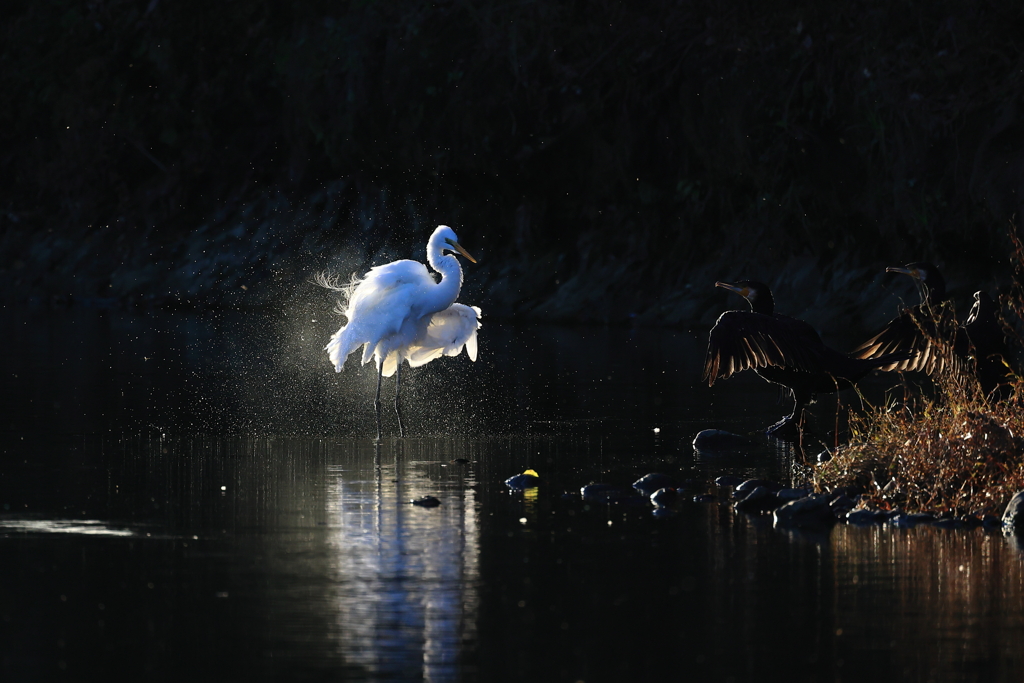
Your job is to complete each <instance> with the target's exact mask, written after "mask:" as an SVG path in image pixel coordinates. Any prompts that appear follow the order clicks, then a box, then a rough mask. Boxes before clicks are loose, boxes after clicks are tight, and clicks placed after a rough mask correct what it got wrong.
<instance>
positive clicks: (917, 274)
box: [885, 266, 924, 280]
mask: <svg viewBox="0 0 1024 683" xmlns="http://www.w3.org/2000/svg"><path fill="white" fill-rule="evenodd" d="M885 272H887V273H903V274H904V275H909V276H910V277H912V278H914V279H915V280H923V279H924V278H923V277H922V273H921V271H920V270H918V269H917V268H900V267H898V266H889V267H888V268H886V269H885Z"/></svg>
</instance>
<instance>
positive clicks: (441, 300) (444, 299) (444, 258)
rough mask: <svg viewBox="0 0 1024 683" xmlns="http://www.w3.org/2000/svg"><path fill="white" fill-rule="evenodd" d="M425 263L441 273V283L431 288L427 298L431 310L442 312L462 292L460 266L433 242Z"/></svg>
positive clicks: (457, 261)
mask: <svg viewBox="0 0 1024 683" xmlns="http://www.w3.org/2000/svg"><path fill="white" fill-rule="evenodd" d="M427 262H428V263H429V264H430V267H431V268H433V269H434V270H436V271H437V272H439V273H441V281H440V282H438V283H437V286H436V287H432V288H431V290H432V291H431V292H430V294H429V296H430V301H431V308H432V309H433V310H435V311H442V310H444V309H446V308H448V307H449V306H451V305H452V304H453V303H455V300H456V299H458V298H459V292H460V291H461V290H462V266H460V265H459V260H458V259H457V258H455V257H454V256H452V255H451V254H443V253H442V252H441V247H440V246H439V245H435V244H434V243H433V240H431V243H430V244H429V245H428V248H427Z"/></svg>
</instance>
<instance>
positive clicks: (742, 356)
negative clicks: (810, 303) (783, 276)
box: [702, 280, 913, 437]
mask: <svg viewBox="0 0 1024 683" xmlns="http://www.w3.org/2000/svg"><path fill="white" fill-rule="evenodd" d="M715 286H716V287H722V288H723V289H727V290H729V291H730V292H735V293H737V294H739V295H740V296H742V297H743V298H744V299H746V300H747V303H749V304H750V308H751V310H750V311H726V312H725V313H723V314H722V315H721V316H720V317H719V318H718V322H716V323H715V326H714V327H713V328H712V329H711V334H710V335H709V337H708V353H707V357H706V358H705V360H704V375H703V378H702V379H705V380H707V382H708V386H711V385H712V384H714V383H715V380H717V379H727V378H729V377H731V376H732V375H733V374H735V373H737V372H742V371H743V370H754V371H755V372H756V373H757V374H758V375H760V376H761V377H763V378H764V379H766V380H768V381H769V382H773V383H775V384H781V385H782V386H784V387H788V388H789V389H790V390H792V392H793V400H794V405H793V413H792V414H791V415H789V416H787V417H785V418H783V419H782V420H781V421H779V422H778V423H776V424H774V425H772V426H771V427H770V428H769V429H768V432H767V433H768V434H769V435H771V436H776V437H783V436H785V437H792V436H795V435H798V434H799V428H800V421H801V417H802V416H803V409H804V406H806V405H807V404H808V403H810V402H811V401H813V399H814V395H815V394H819V393H832V392H836V391H839V390H841V389H846V388H848V387H850V386H851V385H852V384H854V383H855V382H857V381H858V380H859V379H861V378H862V377H864V376H865V375H866V374H868V373H869V372H870V371H871V370H872V369H874V368H877V367H881V366H883V365H888V364H891V363H896V362H900V361H904V360H907V359H908V358H910V357H911V356H912V355H913V352H911V351H900V352H897V353H892V354H887V355H884V356H882V357H880V358H873V359H870V360H862V359H858V358H852V357H851V356H848V355H847V354H845V353H840V352H839V351H836V350H835V349H832V348H829V347H828V346H825V344H824V342H822V341H821V337H820V336H818V333H817V332H816V331H815V330H814V328H813V327H811V326H810V325H809V324H807V323H805V322H804V321H802V320H797V319H796V318H790V317H788V316H785V315H779V314H778V313H776V312H775V299H774V298H773V297H772V293H771V290H770V289H769V288H768V285H765V284H763V283H761V282H754V281H752V280H740V281H739V282H736V283H735V284H730V283H727V282H716V283H715Z"/></svg>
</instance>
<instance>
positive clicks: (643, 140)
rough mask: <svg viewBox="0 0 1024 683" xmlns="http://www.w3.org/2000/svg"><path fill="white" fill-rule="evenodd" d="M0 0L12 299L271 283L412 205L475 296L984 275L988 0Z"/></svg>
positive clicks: (993, 20)
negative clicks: (467, 266) (927, 268)
mask: <svg viewBox="0 0 1024 683" xmlns="http://www.w3.org/2000/svg"><path fill="white" fill-rule="evenodd" d="M0 31H2V34H0V36H2V41H0V92H2V93H3V97H0V226H2V230H3V235H2V237H0V283H2V284H3V287H4V292H5V298H6V299H7V300H9V301H11V300H13V301H26V300H29V301H51V302H53V301H59V302H62V301H65V300H67V299H68V297H71V298H72V300H77V301H82V302H90V301H91V302H99V303H101V304H102V305H120V304H124V303H135V304H138V303H144V302H147V301H148V302H151V303H153V304H161V303H170V302H175V301H184V302H187V303H189V304H202V305H231V306H236V305H262V304H267V303H272V302H281V301H288V300H289V299H290V298H293V297H295V296H298V294H296V292H298V291H300V290H302V289H303V288H304V287H306V283H307V282H308V279H309V275H310V274H311V273H312V272H313V271H315V270H317V269H320V268H331V269H333V270H336V271H346V270H347V271H356V270H360V269H364V268H366V267H367V266H369V265H373V264H374V263H379V262H381V261H382V260H383V259H384V258H394V257H410V256H412V257H416V258H422V245H423V243H424V241H425V238H426V236H427V234H428V233H429V231H430V229H432V227H433V226H434V225H436V224H437V223H447V224H450V225H453V226H454V227H455V228H456V230H457V231H458V232H459V234H460V239H461V240H462V241H463V242H464V244H465V245H466V246H467V247H468V248H470V250H471V251H474V252H478V253H479V255H480V256H482V257H483V258H482V259H481V264H480V266H478V267H472V269H471V270H468V271H467V290H466V295H465V296H463V300H467V301H469V300H470V297H473V300H472V301H471V302H475V303H480V304H482V305H483V306H484V307H485V309H486V310H485V313H490V314H492V315H517V316H523V317H533V318H547V319H560V320H600V321H624V320H630V319H633V320H638V321H641V322H650V323H654V322H668V323H687V324H689V323H692V322H696V321H704V322H707V321H709V320H713V318H714V316H715V315H716V314H717V312H718V311H720V310H722V308H723V306H725V305H726V304H727V303H730V302H731V303H734V304H735V303H736V302H735V301H731V300H730V299H727V298H726V297H725V295H724V293H721V292H716V291H715V290H714V288H713V287H712V285H713V282H714V281H715V280H716V279H730V278H732V279H738V278H741V277H754V278H758V279H762V280H765V281H767V282H768V283H770V284H772V285H773V286H774V287H775V288H776V289H777V297H776V298H777V300H779V302H780V305H781V306H782V308H784V309H785V310H787V311H788V312H792V313H803V314H805V315H807V316H809V317H810V318H811V319H813V320H815V321H817V322H819V323H822V324H832V323H837V322H838V321H837V318H839V317H843V316H848V319H845V320H844V321H843V322H844V323H845V324H848V325H854V326H856V325H859V324H871V323H872V322H874V321H875V318H874V317H872V316H876V317H877V316H881V317H882V318H885V317H887V316H888V315H889V314H891V313H892V311H891V310H887V311H882V312H876V311H875V310H874V309H877V308H878V306H877V303H875V304H874V308H872V303H873V302H877V299H878V297H879V296H881V294H882V293H883V292H884V291H886V290H887V289H888V288H890V287H891V286H892V284H893V283H892V280H891V279H886V278H885V277H884V276H881V275H879V274H880V273H881V271H882V270H883V269H884V267H885V266H887V265H896V264H902V263H905V262H908V261H913V260H924V259H928V260H932V261H934V262H936V263H937V264H938V265H939V266H940V267H942V269H943V271H944V272H945V273H946V275H947V279H948V280H950V284H951V287H952V290H953V293H954V294H955V295H956V296H957V297H958V298H960V299H961V300H962V303H961V305H963V303H964V302H966V300H967V298H968V297H969V295H970V293H971V292H973V291H974V289H978V288H987V289H990V290H992V291H994V290H995V288H996V287H997V286H999V285H1001V284H1002V283H1003V281H1004V280H1005V279H1007V278H1009V276H1010V269H1009V263H1008V259H1007V253H1008V248H1007V247H1008V241H1007V239H1006V233H1007V229H1008V225H1009V222H1010V219H1011V218H1012V217H1013V216H1014V215H1016V214H1019V213H1020V211H1021V203H1022V197H1024V122H1022V120H1021V116H1020V113H1021V96H1022V84H1024V52H1022V49H1024V41H1022V38H1021V36H1024V10H1022V8H1021V5H1020V4H1019V3H1017V2H1010V1H1002V0H992V1H983V0H965V1H952V0H947V1H943V0H938V1H936V2H912V1H906V0H897V1H895V2H892V1H886V2H881V1H878V2H875V1H858V0H838V1H837V2H833V3H813V2H803V3H801V2H782V3H761V2H746V1H742V0H726V1H724V2H722V1H716V2H667V1H661V2H614V1H612V0H593V1H587V2H527V1H512V2H504V1H499V2H494V1H490V0H484V1H478V2H473V1H470V0H464V1H452V2H432V3H429V2H416V1H413V0H389V1H387V2H373V1H370V0H365V1H360V2H355V1H353V2H316V1H313V0H307V1H298V2H291V3H277V2H266V1H264V2H260V1H257V0H251V1H249V0H247V1H244V2H243V1H241V0H235V1H231V2H228V1H225V2H202V3H200V2H173V3H172V2H160V0H151V1H148V2H147V1H143V2H138V1H135V0H106V1H100V0H97V1H95V2H72V1H70V0H49V1H42V0H40V1H34V2H17V1H16V0H9V1H8V2H5V3H3V5H2V8H0ZM908 291H909V290H908ZM865 311H869V313H865Z"/></svg>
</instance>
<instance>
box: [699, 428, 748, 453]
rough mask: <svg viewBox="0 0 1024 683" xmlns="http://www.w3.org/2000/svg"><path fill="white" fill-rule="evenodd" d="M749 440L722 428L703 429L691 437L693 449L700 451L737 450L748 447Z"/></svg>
mask: <svg viewBox="0 0 1024 683" xmlns="http://www.w3.org/2000/svg"><path fill="white" fill-rule="evenodd" d="M750 445H751V444H750V440H749V439H747V438H746V437H743V436H740V435H739V434H733V433H732V432H727V431H725V430H722V429H705V430H703V431H701V432H698V433H697V436H695V437H693V448H694V450H698V451H701V452H702V453H714V452H716V451H725V452H728V451H738V450H742V449H744V448H748V447H750Z"/></svg>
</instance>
